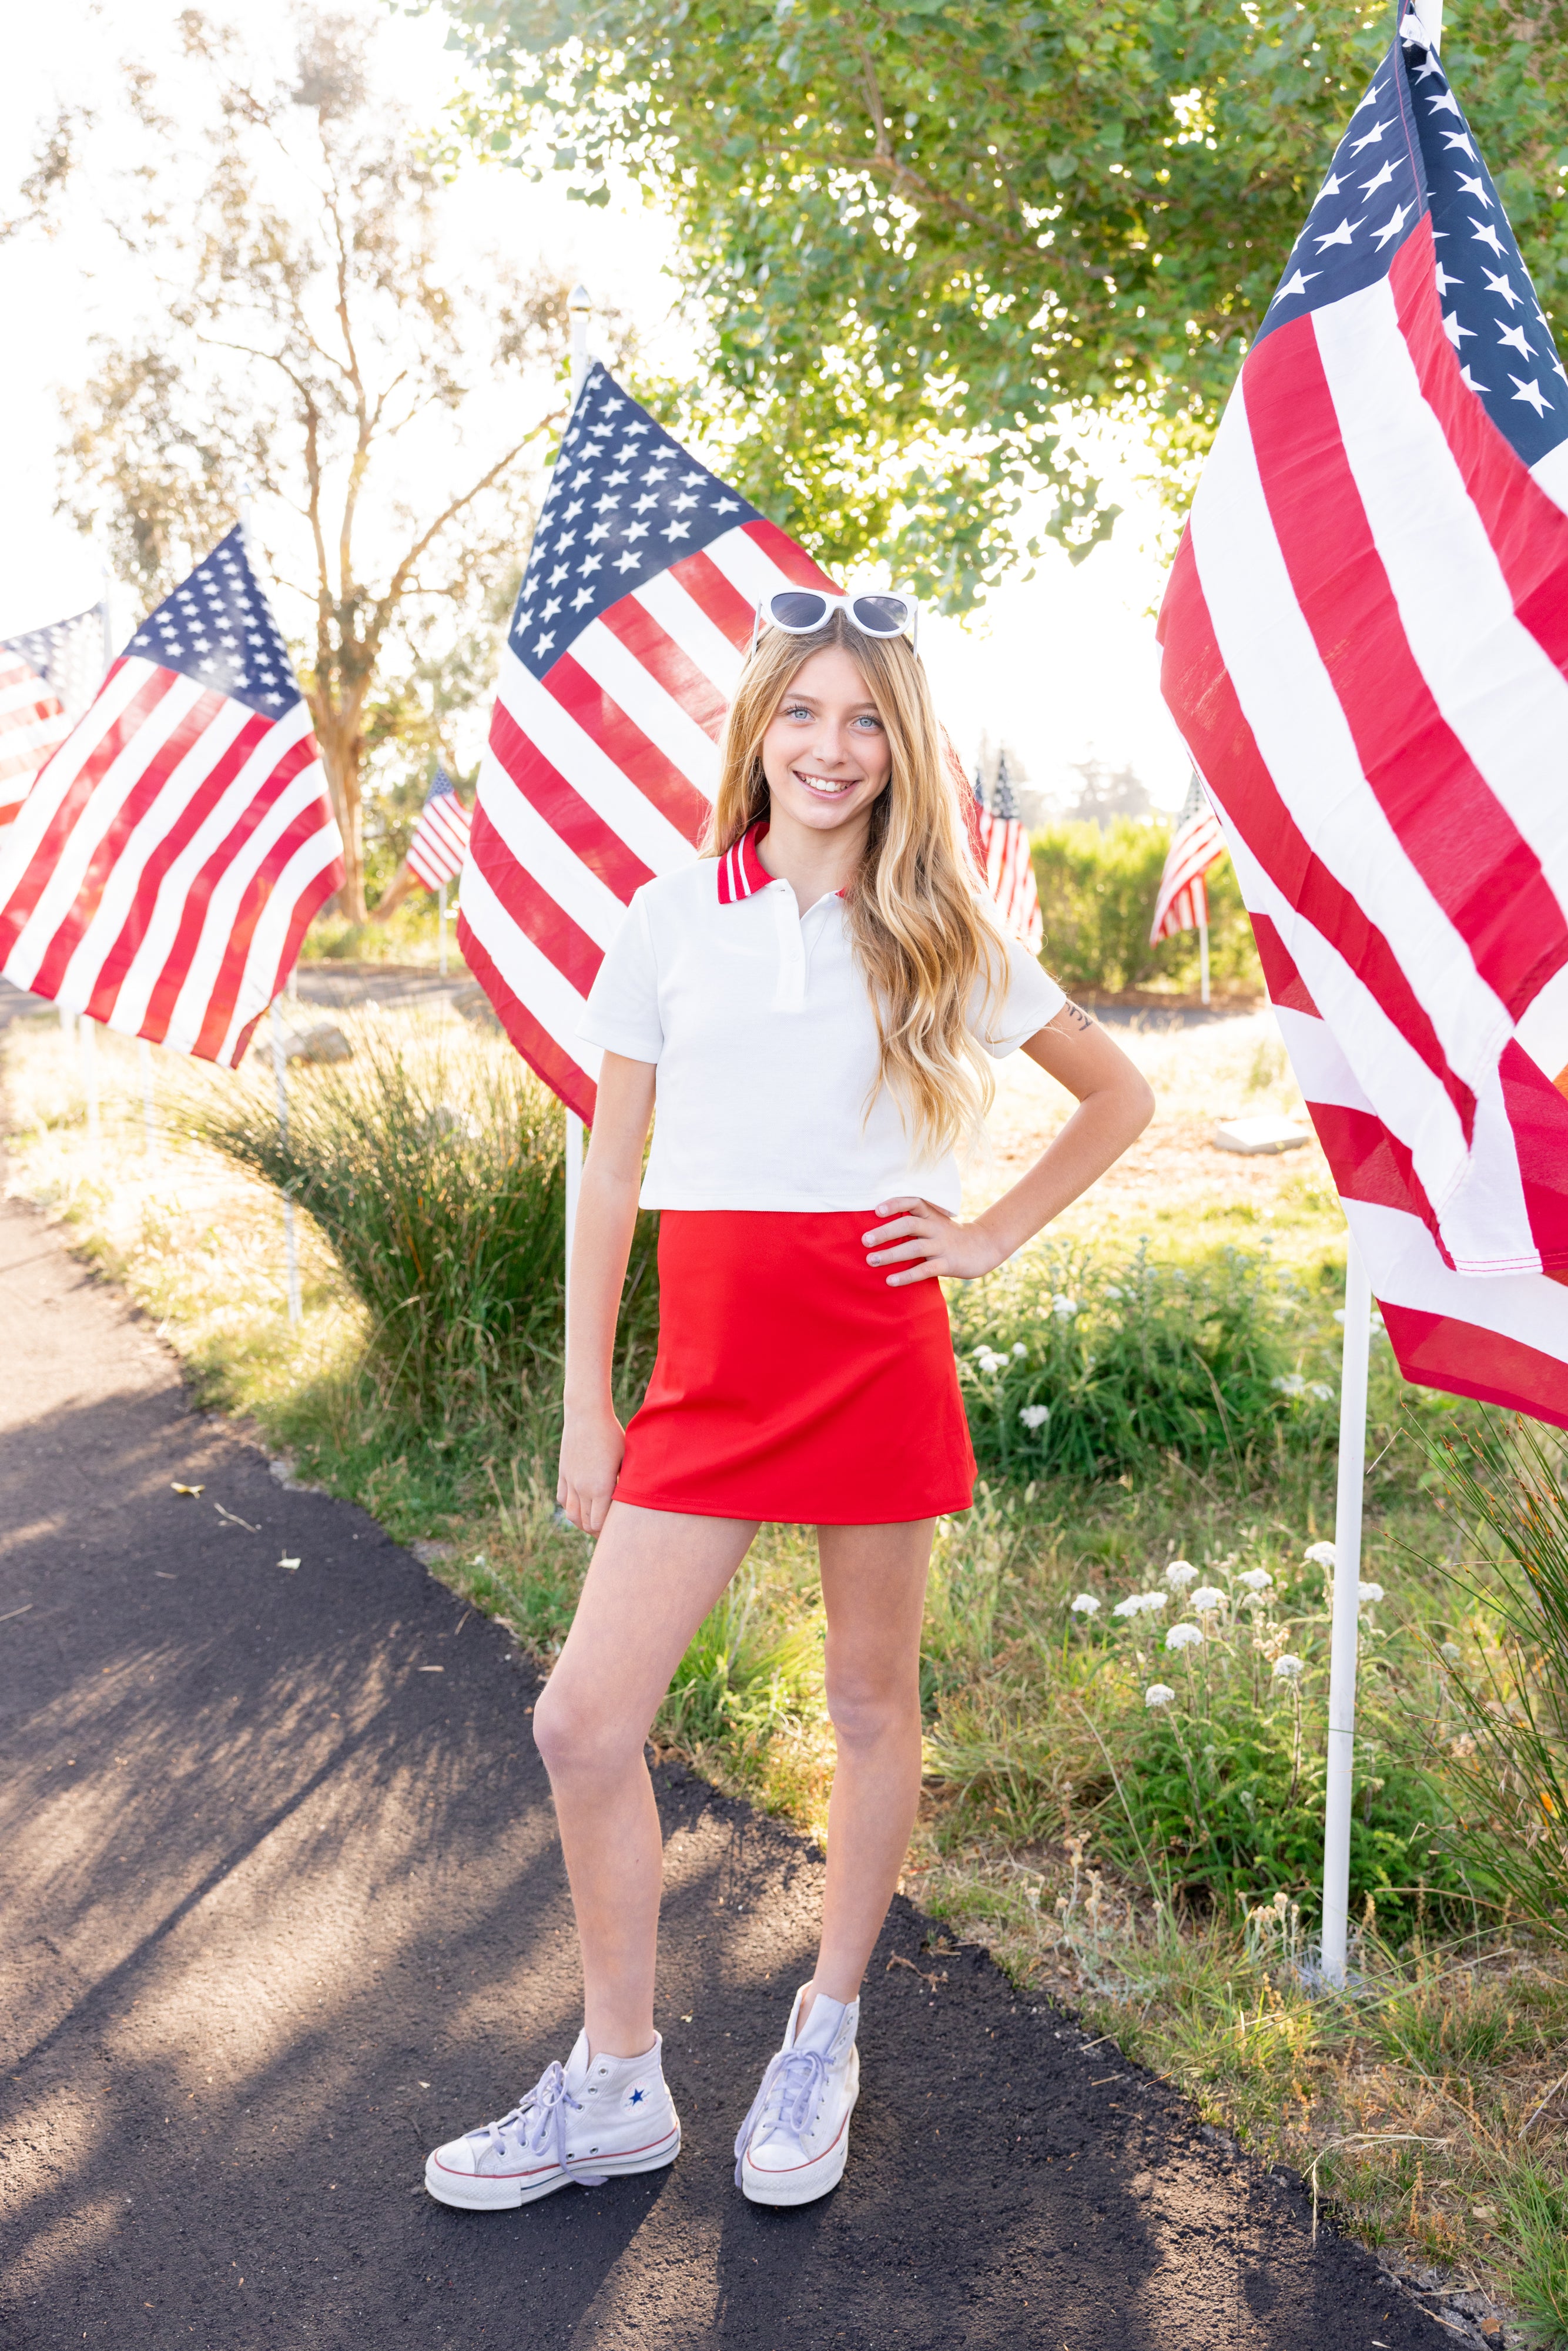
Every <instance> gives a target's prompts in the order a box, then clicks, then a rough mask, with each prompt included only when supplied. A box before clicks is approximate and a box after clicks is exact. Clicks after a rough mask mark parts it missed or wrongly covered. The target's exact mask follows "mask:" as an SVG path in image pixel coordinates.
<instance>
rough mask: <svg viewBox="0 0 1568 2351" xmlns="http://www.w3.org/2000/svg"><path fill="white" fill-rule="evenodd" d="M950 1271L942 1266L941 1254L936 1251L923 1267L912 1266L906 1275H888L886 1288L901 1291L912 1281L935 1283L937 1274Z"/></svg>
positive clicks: (950, 1269)
mask: <svg viewBox="0 0 1568 2351" xmlns="http://www.w3.org/2000/svg"><path fill="white" fill-rule="evenodd" d="M952 1270H953V1269H952V1268H951V1267H950V1266H946V1265H944V1264H943V1262H942V1258H941V1253H940V1251H938V1252H937V1253H936V1254H935V1255H933V1256H931V1257H928V1258H927V1259H925V1263H924V1265H916V1266H912V1267H911V1268H910V1270H909V1271H908V1272H907V1273H890V1274H889V1275H888V1277H887V1286H888V1288H889V1290H903V1289H905V1288H906V1287H907V1286H908V1284H909V1283H910V1282H912V1281H935V1280H936V1278H937V1276H938V1275H939V1274H946V1273H949V1272H951V1271H952Z"/></svg>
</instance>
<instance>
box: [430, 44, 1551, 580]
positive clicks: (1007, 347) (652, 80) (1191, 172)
mask: <svg viewBox="0 0 1568 2351" xmlns="http://www.w3.org/2000/svg"><path fill="white" fill-rule="evenodd" d="M445 5H447V7H448V10H449V13H450V14H452V15H453V16H455V17H456V19H457V20H458V25H459V30H458V32H457V34H456V35H455V37H456V38H457V39H458V40H460V42H461V43H462V44H463V45H464V46H465V47H466V48H467V50H468V51H469V53H470V55H471V57H473V59H474V61H475V63H476V66H477V67H478V68H480V69H481V72H482V83H481V88H482V89H483V91H484V95H483V96H482V98H481V99H479V101H478V102H476V103H475V104H474V105H473V106H472V107H471V108H469V109H468V110H466V111H465V114H464V116H463V119H462V120H461V123H460V130H461V132H462V134H463V136H465V138H466V139H468V140H470V141H474V142H475V143H476V144H478V145H480V146H482V147H483V148H485V149H486V151H487V152H502V153H506V154H507V155H509V156H511V157H512V158H513V159H514V160H515V161H517V162H521V163H523V164H525V165H526V166H528V168H531V169H536V170H537V169H542V168H548V167H549V166H551V165H553V167H554V168H557V169H559V170H561V171H563V172H569V173H570V175H571V178H572V181H573V191H574V193H580V194H581V195H582V197H583V198H584V199H585V200H586V201H587V202H589V203H596V202H601V201H603V200H604V198H605V196H606V193H607V186H606V174H607V173H608V172H612V171H613V170H616V169H625V170H629V171H631V172H634V173H635V174H637V175H638V176H639V177H640V178H641V179H642V181H643V183H644V185H645V186H646V187H647V188H648V189H649V190H650V191H651V192H653V193H656V194H657V195H658V197H659V198H660V199H661V200H662V201H663V202H664V203H665V204H668V205H670V206H671V207H672V209H673V211H674V214H675V217H676V219H677V221H678V223H679V226H680V232H681V250H682V256H683V265H682V266H684V269H685V277H686V283H687V286H688V288H689V290H690V292H691V294H692V295H693V296H694V297H695V298H698V299H699V300H700V302H701V303H702V304H703V305H705V306H706V311H707V314H708V316H709V318H710V319H711V321H712V326H713V345H712V368H713V385H712V390H711V393H710V394H709V395H707V401H708V405H709V408H710V411H712V412H715V413H717V414H718V415H720V416H722V417H723V418H725V419H726V420H727V423H728V425H729V428H730V430H731V432H732V434H733V435H734V439H735V442H736V444H737V449H736V456H737V464H738V465H739V467H740V470H741V475H742V479H743V480H744V483H745V486H746V487H747V491H748V494H749V495H750V496H752V497H754V498H756V499H757V500H758V501H759V503H761V504H762V505H764V506H765V507H767V508H768V510H769V511H770V512H771V513H772V514H773V515H774V516H775V517H777V519H778V520H779V521H780V522H782V523H784V524H786V525H787V526H788V527H789V528H790V529H792V530H794V531H796V532H798V533H799V534H800V536H802V537H803V538H806V539H807V540H808V541H809V542H810V544H811V545H812V546H813V547H814V548H815V549H817V550H818V551H819V552H820V553H821V555H822V556H823V557H824V559H827V560H830V561H831V560H841V559H843V558H845V557H846V556H848V557H852V556H854V555H857V554H860V553H862V552H863V551H864V550H865V549H867V548H868V547H874V546H877V545H879V544H880V545H881V546H882V548H883V549H884V551H885V552H886V553H887V555H888V556H889V558H890V559H893V560H894V561H895V562H896V563H897V564H898V565H900V566H901V567H903V568H904V569H909V570H912V571H913V572H914V573H915V576H916V577H917V578H918V579H919V580H920V581H921V583H922V585H923V586H924V587H925V590H927V592H933V591H934V592H938V593H940V594H941V595H942V597H943V598H944V600H945V601H946V602H947V603H948V604H949V605H950V606H953V607H955V608H961V607H963V606H965V605H966V604H967V603H970V602H972V601H974V599H975V598H976V596H977V594H978V593H980V592H981V591H982V590H983V587H984V584H985V582H986V581H987V580H988V579H990V578H993V577H995V576H996V575H997V573H998V571H999V570H1000V569H1002V568H1003V566H1004V565H1006V564H1007V563H1009V561H1010V560H1013V559H1015V549H1014V543H1013V537H1012V517H1013V516H1014V515H1015V513H1016V510H1017V507H1018V503H1019V498H1020V496H1021V494H1022V492H1023V490H1024V489H1025V487H1026V486H1027V485H1029V484H1030V483H1031V482H1034V481H1038V480H1040V479H1043V480H1044V481H1045V482H1046V483H1048V484H1049V485H1051V486H1052V487H1053V488H1054V490H1055V493H1056V499H1057V504H1056V510H1055V517H1054V520H1053V522H1052V524H1051V529H1052V531H1053V532H1054V533H1055V535H1056V536H1058V537H1059V538H1061V539H1063V540H1064V541H1065V542H1066V544H1067V546H1068V547H1069V549H1071V551H1072V552H1073V553H1074V554H1075V555H1076V554H1079V553H1082V552H1084V551H1086V550H1087V549H1089V548H1090V547H1092V545H1093V544H1094V543H1095V542H1096V540H1097V539H1099V538H1101V537H1103V534H1104V533H1105V531H1106V530H1107V529H1108V528H1109V526H1110V523H1111V521H1112V520H1113V512H1114V510H1113V508H1111V507H1109V506H1108V505H1107V504H1106V503H1105V500H1104V497H1103V493H1102V490H1101V488H1100V486H1099V484H1098V483H1097V482H1096V480H1095V479H1094V478H1093V475H1092V469H1091V466H1090V465H1089V464H1088V462H1087V461H1086V457H1085V455H1084V449H1083V439H1082V434H1081V433H1075V431H1074V426H1075V425H1078V426H1082V423H1083V422H1084V421H1085V420H1086V419H1103V418H1106V417H1112V418H1123V419H1125V420H1128V421H1130V422H1135V423H1138V424H1139V425H1140V426H1141V427H1142V429H1143V430H1144V431H1145V433H1146V434H1150V435H1151V436H1152V438H1153V440H1154V443H1155V448H1156V451H1157V453H1158V455H1159V460H1160V463H1161V465H1162V469H1163V472H1164V476H1165V480H1166V486H1167V487H1168V488H1169V489H1170V490H1171V491H1172V492H1173V494H1174V496H1175V497H1176V502H1177V503H1178V504H1179V503H1180V501H1181V499H1182V497H1183V496H1184V495H1185V491H1186V486H1188V485H1189V484H1190V480H1191V478H1192V475H1193V472H1194V469H1195V464H1196V461H1197V459H1198V458H1199V457H1200V456H1201V455H1202V452H1203V450H1204V449H1205V447H1206V446H1207V442H1208V440H1209V437H1210V435H1211V434H1212V432H1213V429H1214V425H1215V423H1216V420H1217V418H1218V411H1219V408H1220V406H1221V405H1222V403H1223V401H1224V398H1225V395H1226V393H1227V392H1228V389H1229V386H1230V384H1231V382H1232V381H1233V379H1234V376H1235V373H1236V369H1237V365H1238V362H1239V359H1240V357H1241V355H1242V353H1243V351H1244V350H1245V349H1246V346H1247V343H1248V340H1249V337H1250V336H1251V335H1252V334H1253V333H1254V332H1255V331H1256V329H1257V325H1258V322H1259V320H1260V317H1261V315H1262V313H1263V310H1264V309H1265V308H1266V307H1267V305H1268V302H1269V300H1270V297H1271V295H1272V292H1273V288H1274V286H1275V284H1276V283H1277V280H1278V274H1279V270H1280V267H1281V263H1282V261H1283V258H1284V256H1285V255H1286V253H1287V252H1288V251H1289V249H1290V246H1291V242H1292V241H1293V239H1294V237H1295V235H1296V232H1297V230H1298V229H1299V227H1300V225H1301V217H1302V214H1303V212H1304V211H1305V209H1306V207H1307V205H1308V204H1309V203H1310V201H1311V199H1312V195H1313V194H1314V193H1315V192H1316V187H1317V184H1318V180H1319V176H1320V174H1321V172H1322V169H1323V166H1324V164H1325V162H1326V160H1327V158H1328V156H1329V155H1330V153H1331V152H1333V145H1334V143H1335V141H1336V139H1337V137H1338V134H1339V131H1340V130H1341V128H1342V127H1343V122H1344V120H1345V117H1346V115H1347V113H1348V112H1349V110H1350V109H1351V107H1352V106H1354V103H1355V101H1356V99H1358V98H1359V96H1360V95H1361V93H1362V90H1363V89H1364V86H1365V82H1366V78H1367V75H1368V73H1369V71H1370V69H1371V68H1373V67H1374V66H1375V63H1376V60H1377V58H1378V57H1379V55H1380V54H1381V52H1382V50H1383V49H1384V47H1385V45H1386V43H1387V40H1388V38H1389V36H1390V33H1391V31H1392V29H1393V11H1392V10H1391V9H1390V8H1389V7H1388V6H1387V5H1385V4H1384V0H1378V5H1356V0H1352V5H1333V0H1320V4H1319V5H1308V0H1136V5H1130V4H1129V0H681V5H676V6H671V5H669V0H445ZM1451 14H1452V16H1453V22H1452V25H1451V26H1450V29H1449V35H1448V44H1447V47H1446V51H1445V55H1446V59H1447V62H1448V66H1449V69H1450V71H1451V72H1452V73H1453V74H1454V76H1455V78H1456V81H1457V83H1458V88H1459V89H1460V91H1461V93H1462V96H1463V99H1464V102H1465V105H1466V107H1467V109H1468V110H1469V113H1470V115H1471V118H1472V120H1473V122H1474V124H1475V127H1476V128H1477V130H1478V131H1479V134H1480V137H1481V138H1482V140H1483V141H1485V144H1486V148H1487V152H1488V155H1489V160H1490V162H1491V165H1492V168H1493V171H1494V172H1496V173H1497V174H1498V176H1499V178H1500V183H1501V184H1502V188H1503V191H1504V195H1505V200H1506V201H1507V203H1508V204H1509V206H1510V211H1511V217H1512V220H1513V223H1514V226H1515V228H1516V230H1517V231H1518V232H1519V235H1520V237H1521V244H1522V245H1523V247H1524V251H1525V256H1526V259H1527V260H1528V261H1529V262H1530V264H1531V267H1532V269H1533V271H1534V274H1535V277H1536V283H1537V286H1538V287H1539V289H1540V292H1541V296H1542V301H1543V303H1544V304H1545V305H1546V306H1547V308H1548V313H1549V315H1550V314H1551V310H1552V305H1553V303H1554V302H1561V300H1562V298H1563V292H1564V289H1565V287H1568V203H1565V201H1564V193H1563V177H1564V172H1565V170H1568V0H1532V5H1523V4H1522V0H1457V5H1455V6H1454V8H1453V9H1452V11H1451Z"/></svg>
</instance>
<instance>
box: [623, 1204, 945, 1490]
mask: <svg viewBox="0 0 1568 2351" xmlns="http://www.w3.org/2000/svg"><path fill="white" fill-rule="evenodd" d="M876 1221H877V1220H876V1217H875V1216H874V1214H873V1213H872V1212H870V1211H866V1212H863V1213H862V1211H861V1210H859V1209H853V1210H835V1211H833V1212H831V1213H830V1214H827V1215H820V1216H811V1215H792V1214H780V1213H768V1212H759V1211H753V1210H749V1209H741V1208H666V1209H665V1210H664V1213H663V1215H662V1217H661V1218H660V1223H659V1352H658V1355H657V1357H656V1359H655V1361H654V1364H653V1377H652V1379H651V1380H650V1381H649V1383H648V1393H647V1395H645V1396H644V1398H643V1408H642V1410H641V1411H640V1412H639V1413H638V1414H637V1416H636V1417H635V1418H634V1419H633V1421H632V1426H630V1428H629V1429H628V1430H627V1432H626V1454H625V1458H624V1459H623V1460H622V1464H621V1478H620V1482H619V1484H618V1485H617V1487H616V1489H615V1492H616V1499H618V1500H620V1501H622V1502H634V1503H636V1504H637V1505H638V1507H639V1508H640V1509H643V1510H681V1511H686V1512H690V1513H691V1514H692V1515H693V1516H695V1517H699V1518H709V1519H774V1520H787V1521H790V1522H793V1523H797V1524H800V1525H805V1526H883V1525H887V1524H889V1523H891V1522H892V1521H894V1520H905V1519H932V1518H937V1517H940V1516H942V1515H944V1514H945V1513H946V1512H947V1511H950V1510H967V1509H968V1507H969V1504H970V1501H971V1499H972V1498H973V1493H974V1482H975V1456H974V1453H973V1450H972V1449H971V1447H970V1444H969V1427H968V1423H967V1420H966V1418H965V1416H964V1406H963V1402H962V1399H961V1398H960V1396H959V1394H958V1375H957V1372H956V1367H955V1365H954V1362H953V1337H952V1332H951V1331H950V1330H949V1328H948V1323H947V1301H946V1299H945V1298H944V1297H943V1295H942V1286H941V1284H940V1282H938V1281H934V1280H933V1281H916V1282H911V1283H909V1284H908V1285H907V1286H905V1287H902V1288H900V1289H897V1290H890V1289H889V1288H888V1285H887V1271H888V1269H887V1268H885V1267H879V1266H869V1265H867V1263H866V1252H865V1246H864V1243H863V1242H862V1238H861V1236H862V1233H865V1232H868V1231H869V1230H870V1229H871V1228H872V1226H873V1224H875V1222H876Z"/></svg>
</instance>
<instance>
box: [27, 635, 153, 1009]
mask: <svg viewBox="0 0 1568 2351" xmlns="http://www.w3.org/2000/svg"><path fill="white" fill-rule="evenodd" d="M107 682H108V681H107V680H106V681H105V683H106V684H107ZM176 683H177V679H176V674H175V672H174V671H173V670H172V669H155V670H154V671H153V672H152V675H151V676H150V677H148V678H146V679H145V680H144V681H143V682H142V684H141V685H139V686H138V687H137V689H136V692H135V693H134V694H133V695H131V700H130V701H129V702H128V703H127V704H126V705H125V708H124V709H123V710H122V711H121V712H120V716H119V717H118V718H117V719H115V721H114V723H113V724H112V726H110V727H109V728H108V729H107V730H106V731H105V733H104V735H103V737H102V738H101V740H100V741H99V742H98V743H97V744H95V746H94V747H93V749H92V750H91V751H90V752H89V755H88V757H87V758H85V759H84V760H83V762H82V764H81V766H80V767H79V768H78V770H77V772H76V774H75V776H74V777H73V778H71V781H70V783H69V785H68V787H67V789H66V792H65V796H64V798H63V799H61V801H60V804H59V806H58V808H57V810H55V813H54V815H53V816H52V817H51V818H50V820H49V822H48V825H47V828H46V831H45V833H44V837H43V839H42V841H39V843H38V845H37V849H35V850H34V852H33V854H32V856H31V857H30V858H29V859H28V860H27V862H26V865H25V866H24V867H23V869H22V871H21V872H20V873H19V874H18V875H17V876H16V884H15V887H14V888H13V889H12V891H11V893H10V895H9V897H8V898H7V899H6V901H5V906H4V908H0V963H4V961H5V958H6V956H8V955H9V954H10V952H11V950H12V948H13V947H14V946H16V941H17V938H18V936H19V935H20V934H21V931H22V928H23V925H25V924H26V922H27V920H28V918H29V916H30V915H31V914H32V913H33V911H34V909H35V908H36V907H37V903H38V901H39V899H40V898H41V897H42V896H43V894H44V890H45V887H46V885H47V883H48V881H49V878H50V876H51V875H52V874H53V872H54V870H55V867H56V866H57V863H58V862H59V858H60V852H61V851H62V850H63V849H64V847H65V845H66V842H67V841H68V839H69V837H70V832H71V829H72V827H73V826H74V825H75V823H76V821H77V819H78V817H79V816H80V814H81V812H82V810H83V809H84V808H85V807H86V806H87V803H88V801H89V799H91V797H92V795H93V792H94V791H95V790H96V789H97V787H98V785H99V783H100V782H101V781H102V779H103V778H104V777H105V776H106V775H107V774H108V772H109V770H110V768H111V767H112V766H113V765H114V762H115V760H116V759H117V758H119V757H120V753H121V751H123V750H124V749H125V747H126V746H127V745H128V744H129V743H130V742H131V741H132V739H133V738H134V737H135V736H136V735H137V734H139V733H140V731H141V727H142V726H144V725H145V724H146V722H147V720H148V719H149V718H150V717H151V716H152V712H153V711H154V710H156V708H157V707H158V705H159V704H160V703H161V702H162V699H163V696H164V695H166V694H167V693H168V691H169V689H170V687H171V686H172V685H173V684H176ZM56 756H58V754H57V755H56ZM33 789H34V790H35V791H37V789H38V787H37V784H35V785H34V786H33Z"/></svg>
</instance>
